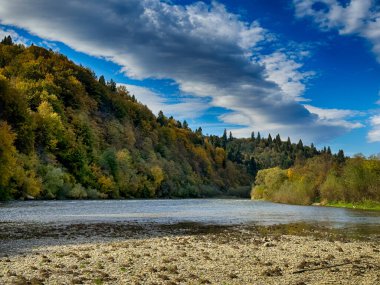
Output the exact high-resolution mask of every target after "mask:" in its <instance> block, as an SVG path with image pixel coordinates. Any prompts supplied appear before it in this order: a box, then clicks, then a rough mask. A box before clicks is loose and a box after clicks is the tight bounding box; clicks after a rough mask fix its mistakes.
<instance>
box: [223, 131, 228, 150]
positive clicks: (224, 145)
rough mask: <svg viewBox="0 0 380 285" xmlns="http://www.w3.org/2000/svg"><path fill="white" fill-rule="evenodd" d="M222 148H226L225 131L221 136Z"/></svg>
mask: <svg viewBox="0 0 380 285" xmlns="http://www.w3.org/2000/svg"><path fill="white" fill-rule="evenodd" d="M222 147H223V148H224V149H226V147H227V130H226V129H224V132H223V136H222Z"/></svg>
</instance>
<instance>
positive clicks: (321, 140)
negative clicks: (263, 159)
mask: <svg viewBox="0 0 380 285" xmlns="http://www.w3.org/2000/svg"><path fill="white" fill-rule="evenodd" d="M8 34H10V35H11V36H12V38H13V39H14V41H16V42H17V43H23V44H25V45H30V44H32V43H33V44H36V45H40V46H44V47H46V48H51V49H53V50H55V51H58V52H60V53H63V54H65V55H67V56H68V58H70V59H71V60H73V61H74V62H76V63H78V64H82V65H84V66H86V67H89V68H91V69H92V70H94V72H95V73H96V74H97V75H98V76H100V75H104V76H105V78H106V79H107V80H110V79H111V78H112V79H113V80H114V81H116V82H117V83H118V84H120V85H125V86H126V87H127V89H128V90H129V91H130V92H131V93H132V94H134V95H135V96H136V98H137V99H138V100H139V101H140V102H142V103H143V104H145V105H147V106H148V107H149V108H150V109H151V110H152V111H153V112H154V113H155V114H157V113H158V112H159V111H160V110H162V111H163V112H164V114H165V115H167V116H174V117H175V118H176V119H178V120H181V121H182V120H186V121H187V122H188V123H189V125H190V127H192V128H198V127H199V126H201V127H202V129H203V133H205V134H216V135H221V134H222V133H223V130H224V129H227V130H228V131H231V132H232V134H233V136H235V137H249V136H250V135H251V132H252V131H254V132H255V133H257V132H260V133H261V135H262V136H267V135H268V134H269V133H270V134H272V136H275V135H276V134H278V133H279V134H280V135H281V137H282V138H283V139H284V140H285V139H286V138H287V137H288V136H289V137H290V138H291V139H292V141H294V142H297V141H298V140H299V139H302V140H303V142H304V143H308V144H309V143H311V142H313V143H314V144H315V145H316V146H317V147H322V146H324V145H330V146H331V148H332V150H333V151H335V152H336V151H338V150H339V149H343V150H344V151H345V153H346V154H347V155H354V154H356V153H363V154H364V155H371V154H377V153H379V152H380V1H378V0H351V1H350V0H265V1H264V0H245V1H244V0H242V1H239V0H218V1H191V0H182V1H180V0H92V1H80V0H66V1H50V0H33V1H25V0H12V1H9V0H0V37H4V36H5V35H8Z"/></svg>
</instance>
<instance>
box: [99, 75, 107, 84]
mask: <svg viewBox="0 0 380 285" xmlns="http://www.w3.org/2000/svg"><path fill="white" fill-rule="evenodd" d="M99 83H100V84H102V85H104V86H106V80H105V79H104V76H103V75H101V76H100V77H99Z"/></svg>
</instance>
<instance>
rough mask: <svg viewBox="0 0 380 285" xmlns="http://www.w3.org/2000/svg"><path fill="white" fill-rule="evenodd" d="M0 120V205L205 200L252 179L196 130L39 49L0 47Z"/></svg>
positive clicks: (118, 88)
mask: <svg viewBox="0 0 380 285" xmlns="http://www.w3.org/2000/svg"><path fill="white" fill-rule="evenodd" d="M0 121H1V122H0V154H1V156H0V168H1V169H0V197H1V199H9V198H22V197H26V196H33V197H40V198H86V197H89V198H96V197H103V198H106V197H108V198H118V197H171V196H179V197H203V196H213V195H217V194H226V193H227V192H228V191H231V189H233V188H236V187H238V186H248V185H250V183H251V181H252V179H253V174H254V173H249V171H248V170H247V168H246V166H245V165H241V164H239V163H235V162H232V161H231V160H229V159H228V158H227V155H226V152H225V149H224V148H222V147H216V146H214V145H213V144H211V143H210V142H209V139H208V138H206V137H205V136H203V134H202V132H201V130H197V131H196V132H193V131H192V130H190V129H189V128H188V127H187V124H186V123H185V124H182V123H180V122H178V121H176V120H174V119H173V118H166V117H165V116H164V115H163V114H162V113H160V115H159V116H158V117H156V116H155V115H154V114H153V113H152V112H151V111H150V110H149V109H148V108H147V107H146V106H144V105H142V104H140V103H139V102H137V101H136V100H135V98H134V96H131V94H129V92H128V91H127V90H126V89H125V88H122V87H116V84H115V83H114V82H113V81H112V80H111V82H107V83H106V82H105V80H104V77H100V78H99V79H98V78H97V77H96V76H95V74H94V73H93V72H92V71H90V70H88V69H86V68H84V67H82V66H78V65H76V64H74V63H73V62H72V61H70V60H68V59H67V58H66V57H65V56H63V55H61V54H58V53H55V52H53V51H48V50H46V49H43V48H40V47H37V46H30V47H24V46H22V45H14V44H12V42H11V41H6V40H4V41H3V42H2V44H0ZM229 189H230V190H229ZM245 190H247V188H245ZM245 193H248V191H245Z"/></svg>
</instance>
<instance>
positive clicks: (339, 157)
mask: <svg viewBox="0 0 380 285" xmlns="http://www.w3.org/2000/svg"><path fill="white" fill-rule="evenodd" d="M336 160H337V161H338V163H339V164H343V163H344V162H345V160H346V157H345V156H344V152H343V150H342V149H340V150H339V151H338V154H337V155H336Z"/></svg>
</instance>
